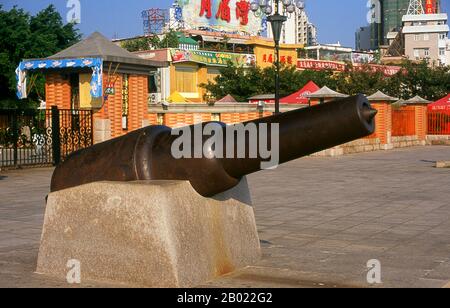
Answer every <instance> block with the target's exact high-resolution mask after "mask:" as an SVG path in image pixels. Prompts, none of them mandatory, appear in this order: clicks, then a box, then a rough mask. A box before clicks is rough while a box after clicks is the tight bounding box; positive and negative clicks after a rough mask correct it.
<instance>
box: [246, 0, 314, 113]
mask: <svg viewBox="0 0 450 308" xmlns="http://www.w3.org/2000/svg"><path fill="white" fill-rule="evenodd" d="M272 1H273V2H274V3H275V13H274V14H272V13H273V7H272ZM272 1H270V0H257V1H255V2H252V3H251V5H250V8H251V10H252V11H253V13H255V14H256V13H257V12H258V11H261V12H262V13H263V14H265V15H266V16H267V20H268V21H269V22H270V25H271V27H272V34H273V40H274V42H275V65H276V74H275V114H279V113H280V39H281V30H282V28H283V24H284V23H285V22H286V21H287V16H286V15H284V14H285V12H287V13H289V14H292V13H294V12H295V8H296V7H297V8H298V9H300V10H303V9H304V8H305V2H304V1H303V0H296V1H295V3H294V0H272ZM280 2H282V4H283V8H284V10H283V11H281V5H280ZM280 13H281V14H280Z"/></svg>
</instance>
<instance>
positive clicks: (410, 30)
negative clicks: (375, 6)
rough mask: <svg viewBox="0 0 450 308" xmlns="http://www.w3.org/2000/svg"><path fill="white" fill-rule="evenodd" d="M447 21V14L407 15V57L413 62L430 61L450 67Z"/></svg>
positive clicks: (404, 30) (405, 34)
mask: <svg viewBox="0 0 450 308" xmlns="http://www.w3.org/2000/svg"><path fill="white" fill-rule="evenodd" d="M447 20H448V16H447V14H445V13H440V14H418V15H405V16H404V17H403V23H404V26H403V35H404V41H405V55H406V56H407V57H408V58H409V59H412V60H423V59H428V60H430V62H431V63H434V64H439V65H450V62H449V61H448V52H449V50H448V32H449V26H448V24H447Z"/></svg>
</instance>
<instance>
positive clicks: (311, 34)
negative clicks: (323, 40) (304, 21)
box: [306, 23, 318, 46]
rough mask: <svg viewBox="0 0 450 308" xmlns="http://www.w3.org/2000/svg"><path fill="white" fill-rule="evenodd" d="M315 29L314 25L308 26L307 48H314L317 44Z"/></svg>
mask: <svg viewBox="0 0 450 308" xmlns="http://www.w3.org/2000/svg"><path fill="white" fill-rule="evenodd" d="M317 32H318V31H317V27H316V26H315V25H313V24H312V23H309V24H308V40H307V44H306V45H308V46H315V45H317V44H318V40H317V36H318V34H317Z"/></svg>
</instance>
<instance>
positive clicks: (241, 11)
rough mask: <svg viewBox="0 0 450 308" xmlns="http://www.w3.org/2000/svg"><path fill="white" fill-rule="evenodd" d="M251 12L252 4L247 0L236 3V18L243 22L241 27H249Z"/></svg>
mask: <svg viewBox="0 0 450 308" xmlns="http://www.w3.org/2000/svg"><path fill="white" fill-rule="evenodd" d="M249 12H250V3H249V2H248V1H245V0H241V1H239V2H236V18H237V19H240V20H241V25H243V26H246V25H248V13H249Z"/></svg>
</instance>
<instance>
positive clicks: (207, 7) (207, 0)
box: [200, 0, 212, 18]
mask: <svg viewBox="0 0 450 308" xmlns="http://www.w3.org/2000/svg"><path fill="white" fill-rule="evenodd" d="M205 13H206V18H211V16H212V6H211V0H202V3H201V7H200V17H202V16H203V15H205Z"/></svg>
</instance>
